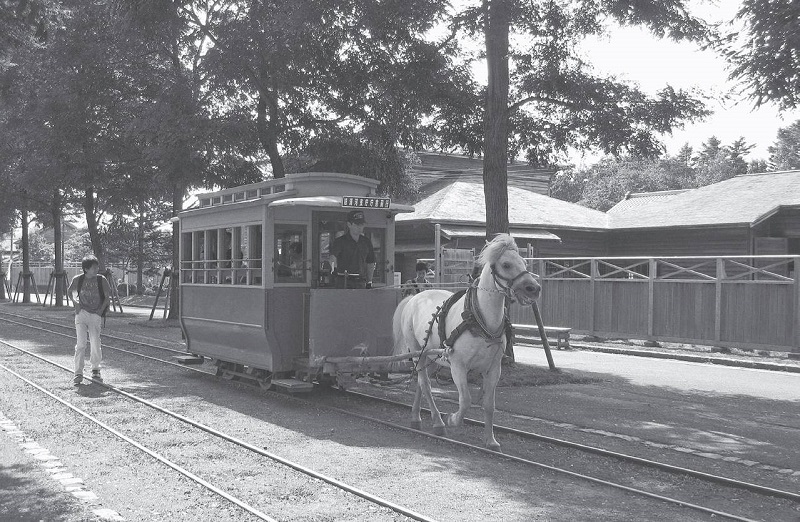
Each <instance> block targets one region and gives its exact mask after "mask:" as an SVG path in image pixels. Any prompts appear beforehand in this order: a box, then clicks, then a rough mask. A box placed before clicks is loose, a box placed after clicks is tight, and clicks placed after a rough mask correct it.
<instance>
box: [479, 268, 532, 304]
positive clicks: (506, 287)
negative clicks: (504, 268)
mask: <svg viewBox="0 0 800 522" xmlns="http://www.w3.org/2000/svg"><path fill="white" fill-rule="evenodd" d="M489 269H490V270H491V272H492V278H493V279H494V284H495V286H497V287H498V288H499V289H501V290H502V292H501V293H502V294H504V295H505V296H506V297H508V298H509V299H514V297H515V295H514V291H513V290H512V288H513V286H514V283H515V282H516V281H517V279H519V278H520V277H524V276H525V275H526V274H530V275H531V276H533V278H534V279H535V278H536V274H533V273H532V272H530V271H528V270H523V271H522V272H520V273H519V274H517V275H516V276H514V277H512V278H508V277H503V276H502V275H500V273H499V272H497V270H496V269H495V266H494V263H492V264H491V265H489ZM501 281H502V282H501ZM503 283H505V284H503Z"/></svg>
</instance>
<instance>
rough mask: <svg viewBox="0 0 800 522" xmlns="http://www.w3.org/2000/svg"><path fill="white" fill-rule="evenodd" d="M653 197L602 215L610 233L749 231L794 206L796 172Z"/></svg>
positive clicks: (798, 192) (798, 185)
mask: <svg viewBox="0 0 800 522" xmlns="http://www.w3.org/2000/svg"><path fill="white" fill-rule="evenodd" d="M658 194H659V193H651V194H650V196H642V197H641V199H639V201H638V202H637V203H626V204H624V205H623V204H618V205H616V206H615V207H613V208H612V209H611V210H609V211H608V216H609V220H610V221H609V225H610V228H612V229H633V228H663V227H696V226H721V225H728V226H731V225H748V226H753V225H756V224H758V223H759V222H761V221H762V220H764V219H766V218H768V217H769V216H771V215H773V214H775V213H776V212H778V211H779V210H780V209H781V207H795V206H800V170H792V171H783V172H766V173H760V174H745V175H741V176H736V177H735V178H731V179H727V180H725V181H720V182H719V183H714V184H713V185H707V186H705V187H700V188H696V189H693V190H687V191H684V192H680V193H676V194H669V195H664V196H663V197H662V196H658ZM629 201H632V202H635V201H636V198H634V199H633V200H629Z"/></svg>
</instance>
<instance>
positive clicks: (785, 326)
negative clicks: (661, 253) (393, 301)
mask: <svg viewBox="0 0 800 522" xmlns="http://www.w3.org/2000/svg"><path fill="white" fill-rule="evenodd" d="M530 262H531V264H532V265H533V266H534V267H536V266H539V270H538V272H539V273H540V282H541V284H542V297H541V300H540V305H539V306H540V309H541V312H542V318H543V320H544V322H545V324H546V325H548V326H565V327H570V328H573V329H574V330H575V331H576V332H577V333H585V334H590V335H595V336H599V337H605V338H615V337H619V338H631V339H649V340H655V341H667V342H685V343H697V344H706V345H718V346H728V347H741V348H752V349H773V350H783V351H796V352H800V310H799V309H800V280H798V275H797V272H796V271H791V272H790V274H791V275H790V276H786V275H784V274H785V273H786V272H785V271H783V270H778V269H773V270H772V273H773V274H775V275H769V274H765V272H763V269H762V268H759V267H760V266H761V267H763V266H768V265H772V264H775V263H776V262H778V263H780V262H783V263H790V264H791V263H793V264H794V266H800V256H771V257H770V259H769V260H768V259H767V258H766V257H763V258H759V257H757V256H749V257H735V256H733V257H731V256H728V257H725V258H661V259H659V258H640V259H639V260H638V261H637V260H636V259H626V260H619V259H615V258H604V259H601V258H580V259H579V258H571V259H568V260H563V259H552V258H549V259H544V258H539V259H531V260H530ZM699 264H702V266H699V267H698V265H699ZM743 265H744V266H745V267H744V268H743ZM587 266H590V267H591V269H588V270H587ZM609 266H619V267H622V268H621V269H620V270H619V271H617V273H612V272H613V270H612V269H610V268H609ZM671 266H675V267H678V268H673V269H670V267H671ZM715 266H716V269H714V268H713V267H715ZM746 266H750V267H752V269H751V273H750V274H749V275H747V273H748V269H747V268H746ZM564 267H568V268H566V269H565V268H564ZM569 267H573V268H569ZM598 267H605V268H604V269H603V270H600V269H598ZM643 267H644V269H643ZM648 267H649V268H648ZM681 267H698V268H696V269H694V270H683V271H682V270H680V268H681ZM709 267H711V268H709ZM670 270H672V272H671V273H670ZM642 272H644V274H642ZM709 272H711V273H713V274H714V275H713V276H712V275H709ZM542 274H543V275H542ZM650 274H652V277H651V276H650ZM671 277H672V279H671ZM510 313H511V319H512V322H514V323H523V324H535V321H534V320H533V314H532V312H531V310H530V307H520V306H518V305H513V306H512V307H511V310H510Z"/></svg>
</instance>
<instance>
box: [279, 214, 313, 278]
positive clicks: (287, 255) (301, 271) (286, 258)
mask: <svg viewBox="0 0 800 522" xmlns="http://www.w3.org/2000/svg"><path fill="white" fill-rule="evenodd" d="M306 236H307V233H306V227H305V226H302V225H288V224H280V225H278V224H276V225H275V249H274V252H273V259H274V271H275V282H276V283H305V282H306V281H307V279H308V272H309V270H308V268H309V266H308V262H307V261H306V252H307V251H308V246H307V242H306Z"/></svg>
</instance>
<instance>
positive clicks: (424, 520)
mask: <svg viewBox="0 0 800 522" xmlns="http://www.w3.org/2000/svg"><path fill="white" fill-rule="evenodd" d="M53 333H57V332H53ZM0 344H3V345H6V346H9V347H10V348H13V349H15V350H18V351H20V352H23V353H25V354H27V355H30V356H31V357H34V358H36V359H39V360H41V361H43V362H46V363H48V364H52V365H53V366H56V367H58V368H61V369H62V370H64V371H67V372H72V369H70V368H67V367H66V366H63V365H61V364H58V363H57V362H55V361H51V360H49V359H47V358H46V357H42V356H40V355H38V354H36V353H33V352H31V351H29V350H26V349H24V348H20V347H19V346H14V345H13V344H11V343H8V342H7V341H3V340H0ZM136 355H138V354H136ZM156 360H159V359H156ZM159 361H160V360H159ZM161 362H164V361H161ZM202 373H206V372H202ZM207 375H210V374H207ZM90 380H91V381H92V382H94V383H96V384H99V385H100V386H103V387H105V388H108V389H109V390H111V391H113V392H114V393H117V394H119V395H122V396H123V397H127V398H129V399H131V400H133V401H135V402H138V403H140V404H143V405H145V406H148V407H150V408H153V409H154V410H156V411H159V412H161V413H164V414H165V415H169V416H170V417H173V418H175V419H178V420H180V421H181V422H184V423H186V424H190V425H192V426H194V427H195V428H198V429H200V430H203V431H205V432H206V433H209V434H210V435H213V436H215V437H218V438H221V439H224V440H227V441H228V442H231V443H233V444H236V445H238V446H240V447H242V448H245V449H247V450H249V451H252V452H254V453H258V454H259V455H262V456H264V457H267V458H268V459H270V460H273V461H275V462H278V463H280V464H283V465H284V466H287V467H290V468H292V469H294V470H296V471H299V472H300V473H303V474H304V475H308V476H310V477H313V478H316V479H318V480H321V481H323V482H327V483H328V484H330V485H332V486H334V487H336V488H339V489H341V490H344V491H347V492H349V493H352V494H354V495H356V496H358V497H361V498H363V499H364V500H367V501H369V502H372V503H373V504H377V505H380V506H383V507H386V508H389V509H391V510H392V511H395V512H396V513H399V514H401V515H405V516H407V517H409V518H411V519H413V520H418V521H420V522H435V520H434V519H431V518H429V517H426V516H424V515H422V514H420V513H417V512H415V511H412V510H410V509H406V508H405V507H403V506H400V505H398V504H395V503H394V502H391V501H389V500H386V499H384V498H382V497H379V496H377V495H373V494H371V493H367V492H366V491H363V490H361V489H359V488H356V487H355V486H351V485H349V484H347V483H345V482H341V481H339V480H337V479H335V478H332V477H329V476H327V475H324V474H322V473H319V472H317V471H314V470H312V469H310V468H307V467H305V466H303V465H301V464H297V463H295V462H292V461H290V460H288V459H284V458H283V457H281V456H279V455H277V454H275V453H271V452H269V451H266V450H264V449H262V448H259V447H256V446H253V445H252V444H250V443H248V442H245V441H243V440H241V439H239V438H237V437H234V436H233V435H228V434H226V433H224V432H222V431H219V430H216V429H214V428H212V427H210V426H206V425H205V424H203V423H201V422H198V421H195V420H192V419H190V418H188V417H185V416H183V415H181V414H180V413H176V412H174V411H172V410H169V409H167V408H163V407H161V406H158V405H157V404H154V403H152V402H150V401H148V400H147V399H143V398H141V397H138V396H136V395H134V394H132V393H128V392H126V391H124V390H122V389H119V388H117V387H115V386H111V385H109V384H106V383H102V382H99V381H96V380H94V379H90Z"/></svg>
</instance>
